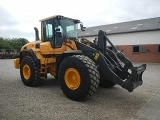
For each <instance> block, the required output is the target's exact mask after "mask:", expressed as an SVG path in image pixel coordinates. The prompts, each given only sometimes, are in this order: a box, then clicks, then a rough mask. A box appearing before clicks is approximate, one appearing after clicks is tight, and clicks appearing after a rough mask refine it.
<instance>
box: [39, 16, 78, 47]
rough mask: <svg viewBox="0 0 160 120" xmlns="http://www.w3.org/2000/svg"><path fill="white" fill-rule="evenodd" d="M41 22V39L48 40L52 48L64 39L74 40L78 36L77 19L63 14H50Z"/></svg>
mask: <svg viewBox="0 0 160 120" xmlns="http://www.w3.org/2000/svg"><path fill="white" fill-rule="evenodd" d="M40 22H41V27H42V28H41V37H42V38H41V40H42V41H44V42H46V41H50V43H51V45H52V47H53V48H60V47H61V46H62V42H63V40H64V39H69V40H76V39H77V38H78V35H77V29H78V23H80V21H79V20H77V19H71V18H67V17H64V16H60V15H57V16H52V17H49V18H46V19H43V20H40Z"/></svg>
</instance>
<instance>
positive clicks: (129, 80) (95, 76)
mask: <svg viewBox="0 0 160 120" xmlns="http://www.w3.org/2000/svg"><path fill="white" fill-rule="evenodd" d="M40 22H41V40H40V39H39V35H38V34H39V33H38V29H37V28H34V29H35V36H36V41H35V42H30V43H28V44H26V45H24V46H23V47H22V48H21V51H20V55H19V56H18V57H17V58H16V59H15V60H14V66H15V68H17V69H20V75H21V79H22V81H23V83H24V84H25V85H26V86H37V85H39V84H41V83H42V82H43V81H44V79H46V77H47V73H50V74H51V75H52V76H54V77H55V78H57V79H58V80H59V82H60V86H61V89H62V91H63V93H64V94H65V95H66V96H67V97H69V98H70V99H72V100H76V101H79V100H83V99H86V98H87V97H89V96H91V95H92V94H93V93H95V92H96V90H97V88H98V87H99V86H101V87H113V86H114V85H116V84H118V85H120V86H122V87H123V88H125V89H127V90H128V91H129V92H132V91H133V90H134V89H135V88H136V87H138V86H140V85H142V74H143V72H144V71H145V69H146V64H142V65H141V66H139V67H134V66H133V64H132V63H131V61H130V60H129V59H127V58H126V57H125V56H124V54H123V53H121V52H120V51H118V50H117V49H116V47H115V46H114V45H113V44H112V42H111V41H110V40H109V39H108V38H107V35H106V33H105V32H104V31H102V30H100V31H99V33H98V41H97V44H95V43H92V42H90V41H87V40H85V43H84V42H83V41H81V42H79V40H78V38H77V29H78V24H80V25H81V30H82V31H84V27H83V25H82V24H81V22H80V21H79V20H77V19H71V18H68V17H64V16H60V15H56V16H52V17H49V18H46V19H42V20H40ZM86 41H87V42H86ZM86 43H87V44H86ZM108 43H109V44H110V45H111V46H112V48H113V50H110V49H107V48H106V44H108Z"/></svg>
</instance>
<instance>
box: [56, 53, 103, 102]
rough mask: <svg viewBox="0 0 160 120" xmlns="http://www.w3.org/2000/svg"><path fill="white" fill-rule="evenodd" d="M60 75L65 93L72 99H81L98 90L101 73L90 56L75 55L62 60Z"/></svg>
mask: <svg viewBox="0 0 160 120" xmlns="http://www.w3.org/2000/svg"><path fill="white" fill-rule="evenodd" d="M58 77H59V80H60V85H61V89H62V91H63V93H64V94H65V95H66V96H67V97H69V98H70V99H72V100H76V101H80V100H83V99H85V98H87V97H89V96H91V95H92V94H93V93H95V92H96V90H97V88H98V86H99V77H100V75H99V71H98V70H97V67H96V65H95V63H94V62H93V61H92V60H91V59H90V58H88V57H86V56H83V55H74V56H70V57H67V58H66V59H64V60H63V61H62V63H61V65H60V68H59V76H58Z"/></svg>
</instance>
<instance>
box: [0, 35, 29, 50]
mask: <svg viewBox="0 0 160 120" xmlns="http://www.w3.org/2000/svg"><path fill="white" fill-rule="evenodd" d="M28 42H29V41H28V40H27V39H25V38H12V39H10V38H3V37H0V49H8V50H11V49H15V50H17V51H20V49H21V47H22V46H23V45H25V44H27V43H28Z"/></svg>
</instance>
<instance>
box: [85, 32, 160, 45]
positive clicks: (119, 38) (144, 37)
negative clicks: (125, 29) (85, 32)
mask: <svg viewBox="0 0 160 120" xmlns="http://www.w3.org/2000/svg"><path fill="white" fill-rule="evenodd" d="M85 38H86V39H88V40H90V41H93V40H94V39H95V38H97V36H91V37H90V36H89V37H88V36H87V37H85ZM108 38H109V39H110V40H111V42H112V43H113V44H114V45H137V44H160V30H157V31H145V32H135V33H123V34H113V35H108Z"/></svg>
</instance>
